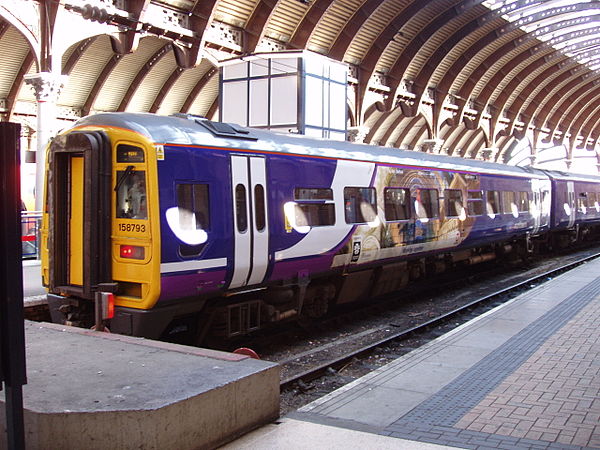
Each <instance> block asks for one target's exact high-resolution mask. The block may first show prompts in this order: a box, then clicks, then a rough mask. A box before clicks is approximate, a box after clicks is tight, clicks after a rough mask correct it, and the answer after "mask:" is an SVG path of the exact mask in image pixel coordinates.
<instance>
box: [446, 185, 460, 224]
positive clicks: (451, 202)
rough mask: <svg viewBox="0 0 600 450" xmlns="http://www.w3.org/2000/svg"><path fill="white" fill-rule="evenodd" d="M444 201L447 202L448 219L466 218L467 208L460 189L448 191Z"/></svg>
mask: <svg viewBox="0 0 600 450" xmlns="http://www.w3.org/2000/svg"><path fill="white" fill-rule="evenodd" d="M444 200H445V202H446V217H461V218H463V219H464V218H465V207H464V205H463V198H462V191H461V190H460V189H446V190H445V191H444Z"/></svg>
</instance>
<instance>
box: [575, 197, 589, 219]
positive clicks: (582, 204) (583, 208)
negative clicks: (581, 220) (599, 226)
mask: <svg viewBox="0 0 600 450" xmlns="http://www.w3.org/2000/svg"><path fill="white" fill-rule="evenodd" d="M587 205H588V202H587V194H586V193H585V192H580V193H579V197H578V198H577V209H578V210H579V211H580V212H582V213H583V214H585V213H586V212H587Z"/></svg>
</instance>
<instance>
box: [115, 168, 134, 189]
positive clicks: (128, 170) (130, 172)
mask: <svg viewBox="0 0 600 450" xmlns="http://www.w3.org/2000/svg"><path fill="white" fill-rule="evenodd" d="M134 172H135V168H134V166H127V168H126V169H125V172H124V173H123V175H121V178H119V181H117V185H116V186H115V192H119V188H120V187H121V185H122V184H123V183H124V182H125V180H126V179H127V178H129V177H130V176H131V175H133V173H134Z"/></svg>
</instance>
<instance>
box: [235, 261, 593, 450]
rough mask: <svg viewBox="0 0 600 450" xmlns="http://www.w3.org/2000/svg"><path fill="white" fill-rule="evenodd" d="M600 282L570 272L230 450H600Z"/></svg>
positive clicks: (585, 268) (586, 269)
mask: <svg viewBox="0 0 600 450" xmlns="http://www.w3.org/2000/svg"><path fill="white" fill-rule="evenodd" d="M599 274H600V259H596V260H594V261H591V262H588V263H586V264H584V265H582V266H580V267H578V268H576V269H574V270H572V271H570V272H567V273H565V274H562V275H560V276H558V277H556V278H555V279H553V280H551V281H548V282H547V283H545V284H543V285H540V286H538V287H536V288H534V289H532V290H530V291H528V292H526V293H524V294H522V295H520V296H518V297H516V298H514V299H513V300H511V301H509V302H508V303H505V304H504V305H501V306H499V307H497V308H495V309H493V310H491V311H489V312H487V313H486V314H484V315H482V316H480V317H478V318H476V319H474V320H471V321H470V322H468V323H466V324H464V325H461V326H459V327H458V328H456V329H454V330H453V331H451V332H449V333H447V334H445V335H444V336H441V337H439V338H438V339H435V340H434V341H432V342H430V343H428V344H426V345H424V346H423V347H421V348H419V349H417V350H415V351H413V352H411V353H408V354H407V355H404V356H403V357H401V358H399V359H397V360H396V361H393V362H391V363H389V364H387V365H386V366H384V367H381V368H379V369H377V370H375V371H373V372H371V373H369V374H367V375H365V376H364V377H362V378H360V379H357V380H355V381H353V382H352V383H350V384H348V385H346V386H344V387H342V388H340V389H338V390H336V391H334V392H332V393H330V394H328V395H326V396H324V397H322V398H320V399H318V400H316V401H314V402H312V403H310V404H308V405H306V406H304V407H302V408H300V409H299V410H298V411H296V412H293V413H290V414H289V415H288V416H287V417H285V418H284V419H282V420H280V421H279V422H278V423H279V425H274V424H271V425H267V426H265V427H263V428H262V429H260V430H257V431H255V432H254V433H251V434H250V435H248V436H245V437H243V438H241V439H238V440H237V441H235V442H232V443H231V444H229V445H228V446H226V447H225V448H226V449H237V448H241V449H247V448H257V449H262V448H266V449H271V448H273V449H275V448H292V449H296V448H297V449H305V448H306V449H308V448H315V449H322V448H325V449H328V448H333V449H337V448H344V449H346V448H350V449H354V448H369V449H370V448H422V447H421V446H422V445H430V444H437V445H441V446H451V447H457V448H467V449H515V448H516V449H550V450H551V449H563V450H566V449H569V450H571V449H572V450H581V449H584V448H600V332H598V329H599V327H600V276H599ZM425 448H427V447H425Z"/></svg>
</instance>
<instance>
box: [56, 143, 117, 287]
mask: <svg viewBox="0 0 600 450" xmlns="http://www.w3.org/2000/svg"><path fill="white" fill-rule="evenodd" d="M48 162H49V165H48V174H47V185H46V205H45V214H47V216H48V223H49V233H48V242H47V247H48V266H47V267H46V268H45V269H47V273H48V278H47V280H46V283H47V285H48V287H49V289H50V291H51V292H54V293H58V292H60V293H68V294H71V295H76V296H79V297H82V298H87V299H93V297H94V290H95V289H96V287H97V285H98V284H99V283H104V282H110V279H111V278H110V277H111V270H110V268H111V264H110V263H111V257H110V217H111V216H110V192H111V189H110V182H111V173H110V167H111V153H110V143H109V141H108V138H107V137H106V136H105V135H104V134H103V133H100V132H80V133H72V134H70V135H69V136H67V137H58V138H56V139H55V140H54V141H53V143H52V145H51V147H50V152H49V161H48Z"/></svg>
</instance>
